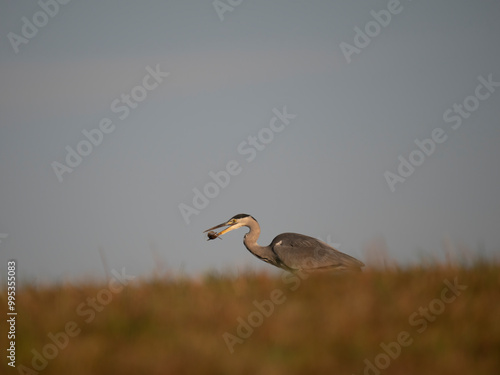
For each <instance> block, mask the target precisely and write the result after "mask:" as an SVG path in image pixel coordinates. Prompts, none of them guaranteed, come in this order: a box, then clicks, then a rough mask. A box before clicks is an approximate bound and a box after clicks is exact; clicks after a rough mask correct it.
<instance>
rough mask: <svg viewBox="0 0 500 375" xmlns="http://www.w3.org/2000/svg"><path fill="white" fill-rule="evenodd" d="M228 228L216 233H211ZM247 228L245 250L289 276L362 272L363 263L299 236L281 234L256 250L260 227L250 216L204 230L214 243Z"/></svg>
mask: <svg viewBox="0 0 500 375" xmlns="http://www.w3.org/2000/svg"><path fill="white" fill-rule="evenodd" d="M226 226H227V227H228V228H226V229H224V230H223V231H221V232H220V233H216V232H214V231H213V230H214V229H217V228H221V227H226ZM241 227H247V228H249V229H250V231H248V232H247V233H246V234H245V236H244V237H243V243H244V244H245V247H246V248H247V249H248V250H249V251H250V252H251V253H252V254H253V255H255V256H256V257H257V258H259V259H261V260H263V261H264V262H267V263H269V264H272V265H273V266H276V267H279V268H282V269H284V270H287V271H290V272H297V271H320V270H323V271H326V270H331V271H341V272H343V271H361V267H363V266H364V263H363V262H361V261H359V260H357V259H356V258H353V257H351V256H350V255H347V254H344V253H342V252H340V251H338V250H336V249H334V248H333V247H331V246H330V245H328V244H326V243H325V242H323V241H320V240H317V239H316V238H313V237H309V236H305V235H303V234H298V233H282V234H279V235H278V236H276V237H275V238H274V239H273V240H272V242H271V244H270V245H268V246H259V244H257V239H258V238H259V235H260V226H259V223H258V222H257V220H255V218H253V217H252V216H251V215H247V214H238V215H235V216H233V217H232V218H231V219H229V220H228V221H226V222H224V223H222V224H219V225H216V226H215V227H212V228H210V229H207V230H206V231H204V232H203V233H206V232H208V239H209V240H213V239H215V238H217V237H220V236H222V235H223V234H224V233H227V232H229V231H232V230H234V229H238V228H241Z"/></svg>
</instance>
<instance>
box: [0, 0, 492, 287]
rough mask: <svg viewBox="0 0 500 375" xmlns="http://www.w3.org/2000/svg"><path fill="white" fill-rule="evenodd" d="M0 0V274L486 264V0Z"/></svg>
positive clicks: (33, 276)
mask: <svg viewBox="0 0 500 375" xmlns="http://www.w3.org/2000/svg"><path fill="white" fill-rule="evenodd" d="M0 2H1V4H2V12H1V14H0V85H1V92H0V96H1V99H0V113H1V117H0V213H1V214H0V241H1V242H0V264H2V269H1V270H0V276H1V277H2V279H4V278H5V277H6V263H7V261H8V260H10V259H15V260H16V261H17V271H18V277H19V278H20V279H21V280H24V281H30V282H53V281H56V282H58V281H64V280H82V279H85V278H101V277H104V275H105V274H106V272H109V271H110V270H111V269H115V270H121V269H123V268H125V269H126V271H127V273H128V274H131V275H134V276H138V277H144V278H147V277H150V276H152V275H154V274H155V272H171V273H175V274H179V273H180V274H187V275H200V274H204V273H207V272H236V273H238V272H243V271H245V270H249V269H252V270H267V271H270V272H272V266H270V265H267V264H265V263H263V262H260V261H259V260H258V259H256V258H255V257H253V255H252V254H250V253H249V252H248V251H247V250H246V249H245V248H244V246H243V244H242V237H243V235H244V233H245V231H246V230H245V229H240V230H239V231H234V232H231V233H229V234H227V235H225V236H224V237H223V239H222V240H221V241H219V240H214V241H210V242H207V241H206V236H205V235H204V234H203V233H202V232H203V231H204V230H205V229H207V228H209V227H212V226H214V225H216V224H219V223H221V222H223V221H225V220H227V219H229V218H230V217H232V216H233V215H235V214H238V213H247V214H250V215H252V216H254V217H255V218H256V219H257V220H258V221H259V223H260V225H261V227H262V234H261V238H260V240H259V242H260V244H261V245H267V244H268V243H270V242H271V240H272V239H273V238H274V237H275V236H276V235H277V234H279V233H282V232H298V233H303V234H306V235H310V236H313V237H317V238H321V239H323V240H325V241H328V242H330V243H333V244H335V246H336V247H337V248H338V249H339V250H341V251H344V252H346V253H348V254H350V255H352V256H354V257H356V258H358V259H361V260H363V261H366V260H367V257H368V255H369V250H370V248H374V247H377V246H378V247H385V246H386V250H387V253H388V256H390V258H392V259H394V260H395V261H397V262H399V263H400V264H408V263H412V262H419V261H421V260H422V256H423V254H424V255H425V256H432V257H436V258H437V259H442V258H443V254H444V252H445V250H450V249H451V250H453V251H456V252H457V253H459V252H460V251H463V249H469V250H470V251H472V252H482V254H483V255H484V254H486V255H487V256H491V257H495V256H496V257H498V255H500V230H499V229H500V200H499V198H498V186H499V185H500V168H499V167H498V162H499V161H500V147H498V141H499V140H500V123H499V118H500V83H499V82H500V52H499V44H498V36H499V35H500V23H499V22H498V19H499V16H500V3H499V2H498V1H496V0H490V1H487V0H479V1H475V2H472V1H464V0H458V1H457V0H454V1H452V0H443V1H438V2H435V1H430V0H422V1H411V0H401V1H397V0H390V1H385V0H376V1H349V2H346V1H326V0H325V1H308V2H304V1H296V0H287V1H284V0H276V1H272V2H269V1H263V0H255V1H248V0H221V1H211V0H205V1H200V0H195V1H189V2H172V1H157V0H150V1H142V2H140V3H139V2H136V1H130V0H122V1H116V0H110V1H106V2H100V1H85V2H83V1H75V0H73V1H69V2H67V0H65V1H62V0H60V2H55V0H41V1H39V2H35V1H16V2H14V1H5V0H0ZM66 2H67V3H66ZM377 244H378V245H377ZM381 244H382V245H381ZM102 257H104V261H103V258H102ZM2 283H4V281H2Z"/></svg>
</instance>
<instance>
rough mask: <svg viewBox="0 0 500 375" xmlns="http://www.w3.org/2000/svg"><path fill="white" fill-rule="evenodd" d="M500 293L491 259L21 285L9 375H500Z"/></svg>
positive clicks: (4, 336) (3, 300)
mask: <svg viewBox="0 0 500 375" xmlns="http://www.w3.org/2000/svg"><path fill="white" fill-rule="evenodd" d="M125 284H126V285H125ZM499 287H500V265H498V264H494V265H492V264H487V263H485V262H477V263H476V264H474V265H472V266H468V267H459V266H440V265H430V266H428V267H411V268H406V269H398V268H393V269H388V270H387V269H386V270H370V269H367V270H365V271H364V272H363V273H361V274H359V275H353V276H345V277H338V276H337V277H335V276H331V275H318V276H309V275H305V274H300V275H292V274H286V273H284V274H283V275H282V276H280V275H278V276H276V275H270V274H267V273H252V272H248V273H246V274H242V275H230V274H220V275H219V274H215V273H212V274H208V275H206V276H204V277H202V278H197V279H194V278H188V277H168V276H165V277H158V278H156V279H155V280H149V281H141V280H133V281H130V282H128V281H127V280H126V279H123V277H120V278H116V277H114V278H113V279H112V281H111V282H110V283H108V284H106V283H104V284H102V285H96V284H94V283H86V284H85V283H84V284H78V285H69V284H65V285H58V286H48V287H40V286H38V287H35V286H33V287H31V286H26V287H24V288H22V289H20V290H18V293H17V300H16V307H17V312H18V315H17V321H16V365H17V368H16V369H13V368H11V367H9V366H8V365H7V362H8V360H7V359H6V358H5V355H2V363H1V366H2V371H1V373H2V374H3V373H6V374H7V373H21V374H36V373H41V374H73V375H78V374H96V375H98V374H327V373H328V374H373V375H376V374H379V373H380V374H423V373H433V374H441V375H443V374H453V375H456V374H498V373H500V291H499ZM5 295H6V293H5V290H4V291H3V293H2V296H1V303H2V305H3V306H7V301H6V298H5ZM5 327H6V326H5V320H4V323H2V332H1V334H2V336H1V337H2V340H1V342H2V343H3V345H2V346H5V345H8V340H7V332H6V330H5ZM7 348H8V346H7ZM4 353H5V351H4ZM5 369H7V370H6V371H4V370H5Z"/></svg>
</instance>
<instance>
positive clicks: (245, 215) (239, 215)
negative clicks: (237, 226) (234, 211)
mask: <svg viewBox="0 0 500 375" xmlns="http://www.w3.org/2000/svg"><path fill="white" fill-rule="evenodd" d="M244 217H251V218H252V219H254V220H255V218H254V217H253V216H252V215H247V214H238V215H234V216H233V217H232V218H231V219H243V218H244ZM255 221H257V220H255Z"/></svg>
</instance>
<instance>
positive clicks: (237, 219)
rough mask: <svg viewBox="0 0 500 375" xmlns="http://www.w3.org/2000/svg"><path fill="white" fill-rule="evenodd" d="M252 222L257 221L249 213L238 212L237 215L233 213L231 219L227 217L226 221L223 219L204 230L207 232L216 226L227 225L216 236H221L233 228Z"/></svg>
mask: <svg viewBox="0 0 500 375" xmlns="http://www.w3.org/2000/svg"><path fill="white" fill-rule="evenodd" d="M252 222H257V220H255V219H254V218H253V217H252V216H251V215H247V214H238V215H234V216H233V217H232V218H231V219H229V220H228V221H225V222H224V223H221V224H219V225H216V226H215V227H212V228H210V229H207V230H206V231H205V232H208V231H210V230H214V229H217V228H221V227H227V228H226V229H224V230H223V231H222V232H220V233H219V234H218V236H222V235H223V234H224V233H227V232H230V231H232V230H234V229H238V228H241V227H246V226H249V224H250V223H252ZM205 232H203V233H205Z"/></svg>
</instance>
